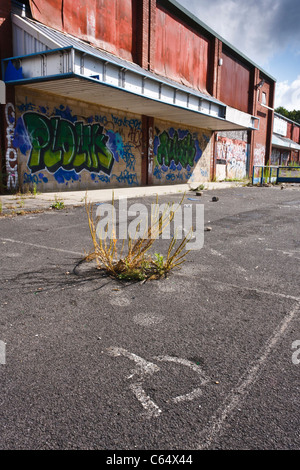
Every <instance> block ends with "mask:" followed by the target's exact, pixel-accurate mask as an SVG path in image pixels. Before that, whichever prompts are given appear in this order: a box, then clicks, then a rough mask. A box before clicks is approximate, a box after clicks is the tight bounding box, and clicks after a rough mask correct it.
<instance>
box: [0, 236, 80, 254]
mask: <svg viewBox="0 0 300 470" xmlns="http://www.w3.org/2000/svg"><path fill="white" fill-rule="evenodd" d="M0 240H1V241H3V242H10V243H19V244H20V245H28V246H34V247H35V248H42V249H43V250H54V251H59V252H62V253H71V254H72V255H76V256H78V255H79V256H83V254H82V253H79V252H78V251H70V250H64V249H63V248H55V247H52V246H45V245H36V244H35V243H29V242H24V241H22V240H13V239H12V238H2V237H0Z"/></svg>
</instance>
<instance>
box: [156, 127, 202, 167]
mask: <svg viewBox="0 0 300 470" xmlns="http://www.w3.org/2000/svg"><path fill="white" fill-rule="evenodd" d="M195 156H196V147H195V143H194V141H193V138H192V135H191V134H190V133H187V135H186V136H185V137H184V138H183V139H179V137H178V132H177V131H174V136H173V137H172V138H171V137H170V136H169V134H168V133H167V132H166V131H164V132H162V133H161V134H160V136H159V146H158V148H157V156H156V157H157V161H158V163H159V164H160V165H163V164H165V165H166V166H170V164H171V162H172V160H173V161H174V163H175V164H176V165H178V164H179V163H181V165H182V166H183V167H184V168H186V167H187V165H190V166H191V167H192V166H193V165H194V158H195Z"/></svg>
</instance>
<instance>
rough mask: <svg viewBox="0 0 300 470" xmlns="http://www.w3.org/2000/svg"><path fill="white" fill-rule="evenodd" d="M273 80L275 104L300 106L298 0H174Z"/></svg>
mask: <svg viewBox="0 0 300 470" xmlns="http://www.w3.org/2000/svg"><path fill="white" fill-rule="evenodd" d="M177 1H178V3H180V4H181V5H182V6H184V7H185V8H186V9H188V10H189V11H190V12H191V13H193V14H194V15H195V16H197V17H198V18H199V19H200V20H201V21H203V22H204V23H206V24H207V25H208V26H210V27H211V28H212V29H213V30H214V31H216V32H217V33H218V34H219V35H220V36H222V37H223V38H224V39H226V40H227V41H229V42H230V43H231V44H232V45H233V46H235V47H236V48H237V49H239V50H240V51H241V52H243V53H244V54H245V55H246V56H247V57H249V59H251V60H253V61H254V62H255V63H256V64H258V65H259V66H260V67H262V68H263V69H264V70H265V71H266V72H268V73H269V74H270V75H272V76H273V77H274V78H275V79H276V80H277V83H276V97H275V107H278V106H284V107H285V108H287V109H289V110H293V109H300V1H299V0H177Z"/></svg>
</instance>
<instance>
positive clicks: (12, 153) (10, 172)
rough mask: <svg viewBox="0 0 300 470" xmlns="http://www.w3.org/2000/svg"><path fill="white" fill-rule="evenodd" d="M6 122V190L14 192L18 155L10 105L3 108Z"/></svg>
mask: <svg viewBox="0 0 300 470" xmlns="http://www.w3.org/2000/svg"><path fill="white" fill-rule="evenodd" d="M5 121H6V155H5V157H6V173H7V189H8V190H14V189H16V188H17V186H18V163H17V162H18V154H17V150H16V149H15V147H14V142H13V139H14V133H15V121H16V117H15V107H14V105H13V104H12V103H7V104H6V106H5Z"/></svg>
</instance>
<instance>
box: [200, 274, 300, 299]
mask: <svg viewBox="0 0 300 470" xmlns="http://www.w3.org/2000/svg"><path fill="white" fill-rule="evenodd" d="M199 279H201V281H206V282H207V277H206V278H204V277H203V278H199ZM209 282H210V283H211V281H209ZM214 284H220V285H221V286H224V287H227V288H228V287H231V288H232V289H239V290H247V291H250V292H256V293H257V294H264V295H272V296H275V297H282V298H283V299H288V300H295V301H296V302H300V297H296V296H294V295H289V294H283V293H282V292H274V291H269V290H264V289H257V288H256V287H247V286H242V285H241V286H238V285H236V284H230V283H227V282H224V281H217V280H216V279H214Z"/></svg>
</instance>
